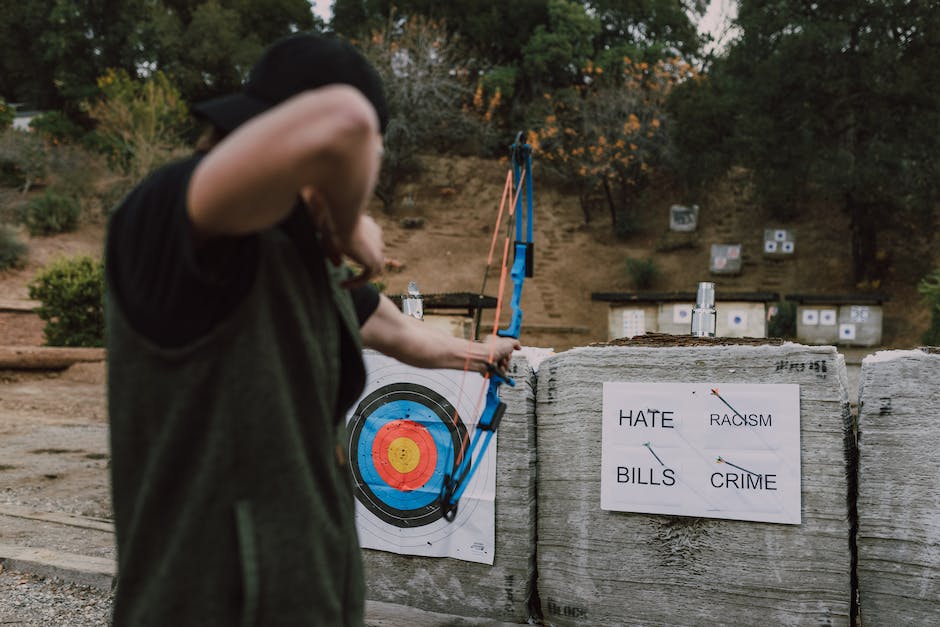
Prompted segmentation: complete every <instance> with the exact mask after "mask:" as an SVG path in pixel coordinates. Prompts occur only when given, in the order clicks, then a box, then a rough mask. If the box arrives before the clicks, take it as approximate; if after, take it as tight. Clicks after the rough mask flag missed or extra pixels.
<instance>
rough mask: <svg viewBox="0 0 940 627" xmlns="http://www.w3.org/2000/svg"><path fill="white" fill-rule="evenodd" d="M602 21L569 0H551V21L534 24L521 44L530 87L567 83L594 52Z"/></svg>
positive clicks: (549, 86)
mask: <svg viewBox="0 0 940 627" xmlns="http://www.w3.org/2000/svg"><path fill="white" fill-rule="evenodd" d="M599 32H600V22H599V21H598V20H597V19H596V18H593V17H591V16H590V15H588V14H587V12H586V11H585V10H584V7H582V6H581V5H579V4H578V3H576V2H571V1H569V0H549V3H548V24H547V25H545V24H539V25H538V26H536V27H535V30H534V32H533V33H532V36H531V37H529V40H528V41H527V42H526V43H525V45H524V46H523V47H522V68H523V71H524V73H525V76H526V77H527V79H528V80H527V83H528V86H529V87H530V88H531V89H534V90H537V91H536V93H538V91H541V89H544V88H548V89H552V88H559V87H567V86H569V85H571V84H572V83H575V82H577V80H578V79H579V78H580V76H581V68H582V67H584V65H585V63H586V62H587V61H588V59H590V58H591V57H592V56H593V53H594V47H593V43H594V37H595V36H596V35H597V34H598V33H599Z"/></svg>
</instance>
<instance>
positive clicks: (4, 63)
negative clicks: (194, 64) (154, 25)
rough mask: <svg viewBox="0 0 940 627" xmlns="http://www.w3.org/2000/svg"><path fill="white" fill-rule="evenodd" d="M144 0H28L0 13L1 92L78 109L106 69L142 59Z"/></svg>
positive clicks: (49, 105)
mask: <svg viewBox="0 0 940 627" xmlns="http://www.w3.org/2000/svg"><path fill="white" fill-rule="evenodd" d="M145 5H146V2H145V0H122V1H120V2H119V1H117V0H30V2H5V3H4V7H3V10H2V11H0V94H2V95H3V96H4V97H6V98H7V99H8V100H10V101H16V102H24V101H25V102H28V103H29V104H30V105H32V106H35V107H38V108H42V109H66V110H68V111H69V112H70V113H72V114H76V113H77V112H78V104H79V103H80V102H81V101H82V100H84V99H86V98H88V97H90V96H91V95H93V94H94V93H95V91H96V87H95V80H96V79H97V78H98V76H101V74H102V73H103V72H104V71H105V69H107V68H116V69H123V70H125V71H129V72H133V71H135V69H136V65H137V64H138V62H140V61H142V60H143V58H144V57H143V56H142V51H141V43H142V41H143V39H142V35H143V30H144V28H145V26H144V25H145V24H146V20H145V19H144V18H145V15H146V6H145Z"/></svg>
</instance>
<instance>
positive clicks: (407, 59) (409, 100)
mask: <svg viewBox="0 0 940 627" xmlns="http://www.w3.org/2000/svg"><path fill="white" fill-rule="evenodd" d="M360 48H361V49H362V51H363V54H365V55H366V57H368V58H369V60H370V61H371V62H372V63H373V64H374V65H375V67H376V70H378V72H379V74H380V75H381V76H382V79H383V81H384V83H385V91H386V100H387V101H388V107H389V123H388V128H387V130H386V133H385V156H384V159H383V163H382V171H381V174H380V176H379V182H378V186H377V188H376V194H377V195H378V196H379V197H380V198H381V199H382V202H383V203H384V205H385V208H386V210H390V209H391V208H392V205H393V202H394V193H395V189H396V187H397V186H398V184H399V183H400V182H401V181H402V180H403V179H404V178H405V177H407V176H409V175H411V174H414V173H415V172H417V171H418V170H419V167H420V164H419V162H418V153H419V152H422V151H425V152H426V151H429V150H442V149H443V150H446V148H447V147H448V144H450V143H452V142H453V141H455V140H456V141H459V140H460V135H461V134H472V133H473V132H474V131H475V129H476V127H475V126H473V124H472V121H471V118H470V117H469V116H467V115H466V114H465V113H464V112H463V111H462V110H461V107H460V104H461V102H462V101H463V100H464V98H465V97H467V96H468V95H469V89H468V88H467V84H466V81H467V77H466V73H465V72H463V71H461V57H460V54H459V50H458V48H457V42H456V41H455V40H454V39H453V38H452V37H451V36H450V35H449V34H448V32H447V29H446V28H445V27H444V25H443V24H442V23H440V22H436V21H434V20H430V19H427V18H423V17H413V18H410V19H408V20H405V21H400V20H390V21H389V22H388V24H386V26H385V28H384V29H383V30H380V31H375V32H373V33H372V36H371V37H370V38H369V40H368V41H367V42H363V43H362V44H360Z"/></svg>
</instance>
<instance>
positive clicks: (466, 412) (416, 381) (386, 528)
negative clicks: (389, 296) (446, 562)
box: [346, 352, 497, 563]
mask: <svg viewBox="0 0 940 627" xmlns="http://www.w3.org/2000/svg"><path fill="white" fill-rule="evenodd" d="M366 370H367V373H368V380H367V383H366V388H365V390H364V392H363V395H362V397H361V398H360V399H359V401H358V403H357V404H356V405H354V407H353V410H352V411H351V412H350V413H349V414H348V415H347V422H346V453H347V459H348V465H349V472H350V474H351V476H352V479H353V482H354V487H355V495H356V500H357V503H356V526H357V529H358V531H359V541H360V546H362V547H363V548H370V549H381V550H386V551H392V552H396V553H403V554H408V555H425V556H433V557H456V558H458V559H465V560H468V561H480V562H484V563H492V555H493V553H492V547H493V546H494V542H495V539H494V538H495V536H494V532H495V502H494V501H495V487H496V479H495V476H496V475H495V471H496V462H495V455H496V451H495V446H496V445H497V442H496V441H495V440H494V442H493V443H492V444H491V446H490V449H489V450H488V451H487V454H486V455H485V456H483V457H480V456H479V455H475V456H474V458H473V459H471V466H473V467H476V468H477V470H476V474H475V475H474V476H473V478H472V480H471V482H470V484H469V485H468V486H467V489H466V492H464V495H463V497H462V498H461V500H460V505H459V507H458V510H457V516H456V518H455V520H454V521H453V522H447V521H445V520H444V519H443V515H442V509H441V504H440V495H441V492H442V490H443V485H444V480H445V477H446V476H452V475H453V474H454V471H455V470H456V468H457V466H458V465H459V462H460V459H461V455H462V453H463V451H465V450H466V447H467V443H468V439H469V437H472V432H473V428H474V425H475V424H476V422H477V420H478V419H479V415H478V414H479V411H480V409H482V407H481V405H479V404H478V401H479V400H480V398H481V396H482V392H483V385H484V380H483V378H482V377H480V376H479V375H478V374H476V373H472V372H471V373H463V372H460V371H455V370H428V369H420V368H413V367H411V366H407V365H405V364H402V363H400V362H398V361H396V360H394V359H391V358H388V357H385V356H383V355H378V354H373V353H371V352H370V353H367V354H366ZM495 437H496V436H494V438H495ZM474 546H484V547H486V551H484V552H481V551H476V552H474V550H473V548H472V547H474Z"/></svg>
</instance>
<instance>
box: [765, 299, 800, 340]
mask: <svg viewBox="0 0 940 627" xmlns="http://www.w3.org/2000/svg"><path fill="white" fill-rule="evenodd" d="M770 314H771V315H770V317H769V318H768V319H767V337H779V338H792V337H796V303H793V302H791V301H786V300H784V301H780V302H779V303H777V304H776V305H773V306H772V307H771V310H770Z"/></svg>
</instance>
